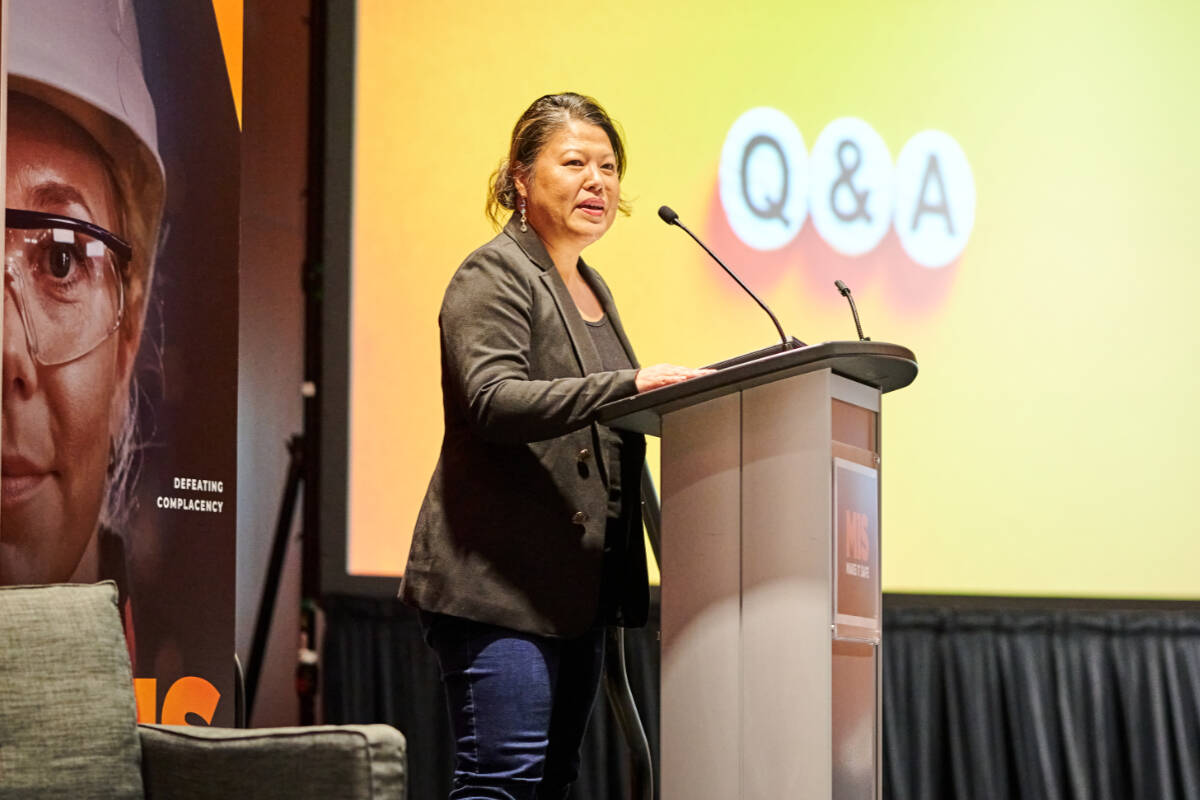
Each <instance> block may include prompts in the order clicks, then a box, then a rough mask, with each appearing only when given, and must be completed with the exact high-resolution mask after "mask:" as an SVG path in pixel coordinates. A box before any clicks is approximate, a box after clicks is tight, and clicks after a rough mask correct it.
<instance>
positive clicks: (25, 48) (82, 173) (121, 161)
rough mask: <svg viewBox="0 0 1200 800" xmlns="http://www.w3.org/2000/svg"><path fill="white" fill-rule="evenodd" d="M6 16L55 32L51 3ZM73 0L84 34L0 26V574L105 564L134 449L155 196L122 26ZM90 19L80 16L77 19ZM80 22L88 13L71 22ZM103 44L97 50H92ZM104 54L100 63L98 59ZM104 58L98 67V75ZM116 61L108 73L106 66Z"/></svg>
mask: <svg viewBox="0 0 1200 800" xmlns="http://www.w3.org/2000/svg"><path fill="white" fill-rule="evenodd" d="M33 5H35V4H33V3H28V2H17V3H14V4H13V10H12V18H11V25H12V26H13V28H14V29H16V30H18V32H19V31H20V29H21V28H22V26H24V25H31V26H36V25H38V24H42V25H45V26H47V27H49V26H53V27H54V28H56V29H62V30H54V31H53V33H54V35H56V36H60V37H61V36H64V35H68V34H69V32H70V31H69V25H64V24H63V20H62V19H61V18H59V20H57V24H55V21H53V20H51V19H50V18H49V17H50V15H51V14H52V12H53V9H52V8H50V7H47V6H43V7H42V8H40V9H38V8H31V7H30V6H33ZM105 11H107V8H105V4H100V3H90V4H89V3H85V4H82V5H80V6H78V7H76V8H75V9H74V13H75V15H76V16H77V17H81V18H82V19H79V20H78V22H80V23H83V24H82V25H81V27H82V28H84V29H85V30H86V33H85V34H82V35H86V36H87V38H88V40H89V43H90V45H91V46H90V47H88V48H86V49H84V50H83V51H82V52H80V51H79V50H77V49H76V48H75V47H73V46H68V47H52V46H49V44H50V43H49V42H47V41H46V40H44V39H41V38H40V37H36V36H18V35H13V36H10V38H9V83H8V86H9V96H8V139H7V155H6V158H7V180H6V196H5V207H6V212H5V216H6V232H5V251H4V256H5V258H4V267H5V314H4V323H5V327H4V361H3V380H4V392H3V432H2V435H0V443H2V444H3V459H2V467H3V481H2V493H0V582H3V583H6V584H12V583H57V582H63V581H69V580H88V581H94V580H99V579H102V578H116V579H119V580H118V582H119V583H122V584H126V583H127V581H125V580H124V578H125V576H124V574H123V571H124V568H125V564H124V557H123V549H124V548H123V546H122V542H121V539H120V537H119V536H118V535H117V534H116V533H115V531H116V530H119V529H120V528H121V526H122V525H123V524H124V523H126V522H127V514H128V510H129V500H130V498H129V495H128V488H129V482H130V480H131V478H132V469H133V468H134V466H135V456H136V444H137V438H136V420H137V414H136V407H135V403H136V401H137V398H138V393H137V391H136V387H135V386H133V384H132V379H133V373H134V361H135V358H136V356H137V352H138V349H139V346H140V344H141V338H142V327H143V322H144V320H145V313H146V300H147V292H148V289H149V287H150V285H151V282H152V279H153V274H154V260H155V250H156V247H157V235H158V231H159V223H160V220H161V217H162V209H163V187H164V176H163V169H162V165H161V162H160V161H159V159H158V155H157V133H156V128H155V117H154V107H153V104H152V101H151V98H150V94H149V92H148V90H147V88H146V84H145V82H144V81H143V80H142V78H141V74H140V70H139V69H134V68H133V67H134V66H135V65H137V64H138V63H139V62H140V54H139V53H138V51H137V46H138V42H137V38H136V28H135V27H134V26H132V25H128V26H126V27H125V29H124V33H125V35H124V38H122V37H121V35H120V34H119V33H118V32H117V31H114V30H113V26H112V25H111V24H105V23H108V22H110V21H109V20H108V19H106V18H105V14H104V12H105ZM89 17H91V19H88V18H89ZM87 23H92V24H87ZM101 57H104V58H101ZM105 63H107V64H108V65H109V69H108V70H107V71H106V70H104V69H102V68H100V65H102V64H105ZM106 72H107V74H106ZM122 73H124V74H122Z"/></svg>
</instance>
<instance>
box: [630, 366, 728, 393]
mask: <svg viewBox="0 0 1200 800" xmlns="http://www.w3.org/2000/svg"><path fill="white" fill-rule="evenodd" d="M714 372H716V370H712V369H692V368H691V367H680V366H677V365H675V364H655V365H654V366H652V367H642V368H641V369H639V370H638V372H637V377H636V378H635V379H634V380H635V381H636V383H637V390H638V394H641V393H642V392H648V391H650V390H651V389H661V388H662V387H664V386H670V385H671V384H673V383H682V382H683V381H686V380H691V379H692V378H699V377H700V376H702V375H711V374H712V373H714Z"/></svg>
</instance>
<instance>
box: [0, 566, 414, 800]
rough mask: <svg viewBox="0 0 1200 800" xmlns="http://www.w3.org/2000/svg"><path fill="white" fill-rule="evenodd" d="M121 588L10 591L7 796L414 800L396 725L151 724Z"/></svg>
mask: <svg viewBox="0 0 1200 800" xmlns="http://www.w3.org/2000/svg"><path fill="white" fill-rule="evenodd" d="M135 720H136V707H135V704H134V698H133V679H132V675H131V673H130V669H129V656H128V654H127V653H126V649H125V640H124V634H123V631H122V628H121V620H120V616H119V614H118V612H117V590H116V586H115V585H114V584H112V583H111V582H108V583H100V584H95V585H83V584H64V585H54V586H34V587H5V588H0V800H7V798H21V800H32V799H33V798H59V797H61V798H92V797H96V798H148V799H149V800H158V799H159V798H171V800H210V798H211V799H213V800H215V799H216V798H222V799H224V798H230V797H238V798H243V797H244V798H288V799H289V800H305V799H306V798H313V799H314V800H316V799H317V798H320V800H332V799H335V798H364V800H365V799H366V798H371V799H372V800H375V799H380V800H393V799H394V800H403V798H404V782H405V776H404V772H405V748H404V745H405V743H404V737H403V736H402V735H401V734H400V732H399V731H397V730H396V729H395V728H392V727H389V726H387V725H339V726H334V725H326V726H315V727H305V728H257V729H255V728H251V729H245V730H239V729H228V728H203V727H186V726H173V725H138V724H136V721H135Z"/></svg>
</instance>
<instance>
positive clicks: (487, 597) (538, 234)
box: [400, 93, 705, 798]
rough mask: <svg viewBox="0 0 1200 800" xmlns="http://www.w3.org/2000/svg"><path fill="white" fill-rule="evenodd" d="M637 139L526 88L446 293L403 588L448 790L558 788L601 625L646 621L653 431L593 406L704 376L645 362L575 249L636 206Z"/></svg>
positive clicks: (603, 116) (572, 752)
mask: <svg viewBox="0 0 1200 800" xmlns="http://www.w3.org/2000/svg"><path fill="white" fill-rule="evenodd" d="M624 172H625V147H624V143H623V142H622V141H621V136H620V134H619V133H618V131H617V127H616V124H615V123H614V122H613V120H612V119H611V118H610V117H609V116H608V114H607V113H605V111H604V109H603V108H601V107H600V105H599V104H598V103H596V101H595V100H593V99H591V98H588V97H584V96H581V95H578V94H571V93H566V94H556V95H546V96H544V97H541V98H539V99H537V100H536V101H534V103H533V105H531V106H530V107H529V108H528V109H527V110H526V111H525V113H524V114H522V115H521V118H520V119H518V120H517V124H516V126H515V127H514V128H513V133H512V139H511V142H510V144H509V150H508V158H507V159H505V160H504V161H503V162H502V163H501V165H500V167H499V169H498V170H497V171H496V174H495V175H494V176H493V179H492V181H491V187H490V190H489V195H488V203H487V211H488V214H489V216H490V217H491V218H492V220H493V221H494V222H495V223H496V224H497V225H499V224H500V219H499V217H500V215H501V213H503V212H501V209H506V210H508V211H511V212H513V213H512V214H511V215H510V218H509V219H508V221H507V224H505V225H504V229H503V230H502V231H501V233H500V234H499V235H498V236H496V238H494V239H492V240H491V241H490V242H488V243H487V244H485V245H483V246H482V247H480V248H479V249H478V250H476V251H475V252H473V253H471V255H469V256H468V257H467V259H466V260H465V261H464V262H463V263H462V265H461V266H460V267H459V268H458V270H457V271H456V272H455V274H454V277H453V278H451V280H450V285H449V287H448V288H447V289H446V295H445V297H444V299H443V301H442V308H441V314H440V316H439V323H440V326H441V352H442V405H443V409H444V417H445V434H444V437H443V440H442V447H441V453H440V455H439V457H438V463H437V467H436V468H435V470H434V473H433V478H432V479H431V481H430V484H429V489H428V491H427V492H426V495H425V499H424V501H423V503H422V505H421V511H420V514H419V516H418V518H417V524H416V529H415V531H414V534H413V544H412V550H411V552H410V555H409V560H408V565H407V567H406V568H405V572H404V580H403V584H402V586H401V590H400V591H401V596H402V597H403V599H404V600H405V601H406V602H408V603H410V604H412V605H414V606H416V607H417V608H419V609H420V610H421V618H422V624H423V626H424V629H425V633H426V639H427V641H428V642H429V644H430V645H431V646H432V647H433V649H434V650H435V651H436V653H437V655H438V659H439V661H440V663H441V668H442V678H443V681H444V682H445V686H446V692H447V696H448V698H449V705H450V714H451V721H452V725H453V729H454V734H455V738H456V742H457V762H456V767H455V773H454V783H453V789H452V791H451V793H450V797H451V798H535V797H537V798H548V797H553V798H561V797H565V796H566V793H567V790H568V788H569V787H570V785H571V783H572V782H573V781H574V780H575V778H576V776H577V775H578V771H579V746H580V742H581V740H582V737H583V734H584V730H585V728H586V725H587V720H588V717H589V715H590V713H591V708H592V705H593V702H594V700H595V697H596V690H597V688H598V686H599V681H600V673H601V665H602V663H603V655H604V653H603V651H604V626H605V625H608V624H617V625H623V626H640V625H643V624H645V621H646V616H647V605H648V589H647V579H646V554H645V548H644V545H643V539H642V533H641V524H640V519H641V516H640V504H641V498H640V476H641V470H642V462H643V460H644V456H645V443H644V441H643V440H642V438H641V436H636V435H632V434H628V433H622V432H617V431H614V430H611V429H609V428H607V427H605V426H603V425H600V424H598V423H597V422H596V421H595V419H594V418H595V412H596V409H597V408H599V407H600V406H602V405H604V404H605V403H608V402H610V401H613V400H617V399H620V398H622V397H628V396H630V395H633V394H636V393H638V392H644V391H648V390H650V389H655V388H658V387H661V386H667V385H669V384H673V383H678V382H680V381H684V380H687V379H689V378H692V377H695V376H698V375H702V374H705V371H704V370H695V369H688V368H685V367H678V366H673V365H669V364H659V365H656V366H653V367H644V368H640V369H639V368H638V364H637V360H636V359H635V358H634V355H633V349H632V347H631V346H630V344H629V340H628V339H627V338H626V336H625V330H624V328H623V327H622V326H621V319H620V317H619V316H618V315H617V309H616V305H615V304H614V302H613V298H612V295H611V294H610V292H609V290H608V287H607V286H606V285H605V283H604V281H603V280H602V279H601V278H600V275H599V274H598V273H597V272H596V271H595V270H593V269H592V268H591V267H589V266H588V265H587V264H585V263H584V261H583V259H582V258H581V257H580V255H581V253H582V252H583V250H584V248H586V247H587V246H588V245H589V244H591V243H592V242H594V241H596V240H597V239H599V238H600V237H601V236H603V235H604V234H605V232H606V231H608V229H609V227H611V226H612V223H613V219H614V218H615V216H616V213H617V211H618V210H619V209H620V210H622V211H624V210H625V209H624V208H623V203H622V201H621V196H620V185H621V177H622V176H623V174H624Z"/></svg>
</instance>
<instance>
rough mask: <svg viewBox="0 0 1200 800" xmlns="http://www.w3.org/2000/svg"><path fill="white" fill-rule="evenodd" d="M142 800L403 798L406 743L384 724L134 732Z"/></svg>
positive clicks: (143, 729) (162, 727) (172, 727)
mask: <svg viewBox="0 0 1200 800" xmlns="http://www.w3.org/2000/svg"><path fill="white" fill-rule="evenodd" d="M138 730H139V731H140V732H141V736H142V758H143V762H142V770H143V779H144V781H145V786H146V798H147V800H155V798H172V800H218V798H219V799H220V800H225V798H230V797H254V798H259V799H260V800H272V799H273V798H279V800H284V798H286V799H287V800H307V798H312V800H318V798H319V800H340V799H341V798H346V800H350V799H352V798H364V800H366V798H374V799H375V800H403V798H404V791H405V788H404V780H405V778H404V765H405V755H404V736H403V735H401V733H400V732H399V731H398V730H396V729H395V728H393V727H391V726H389V725H338V726H333V725H317V726H311V727H302V728H250V729H244V730H238V729H232V728H202V727H187V726H178V725H139V726H138Z"/></svg>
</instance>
